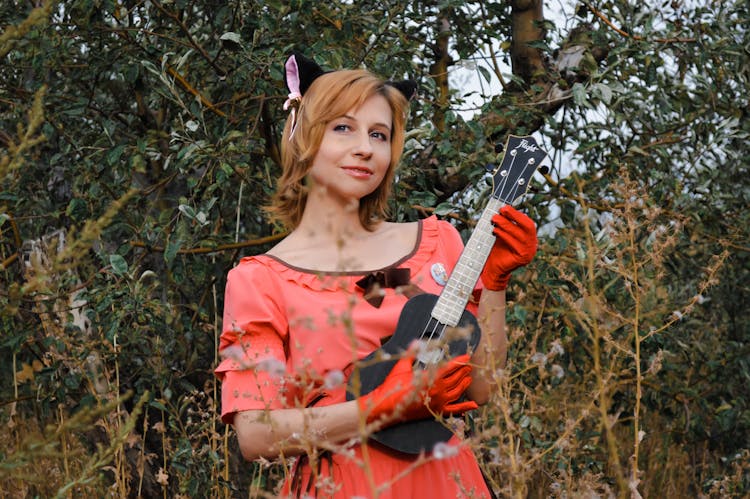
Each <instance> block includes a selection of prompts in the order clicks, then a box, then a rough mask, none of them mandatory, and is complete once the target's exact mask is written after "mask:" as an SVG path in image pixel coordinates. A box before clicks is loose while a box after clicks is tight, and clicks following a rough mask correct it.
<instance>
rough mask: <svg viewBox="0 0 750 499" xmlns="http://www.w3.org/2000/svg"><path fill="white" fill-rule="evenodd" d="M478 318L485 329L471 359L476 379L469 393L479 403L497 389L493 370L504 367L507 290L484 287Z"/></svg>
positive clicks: (482, 402)
mask: <svg viewBox="0 0 750 499" xmlns="http://www.w3.org/2000/svg"><path fill="white" fill-rule="evenodd" d="M477 315H478V317H477V320H478V322H479V327H480V329H481V331H482V339H481V340H480V341H479V345H478V346H477V348H476V350H475V351H474V354H473V355H472V357H471V363H472V365H473V366H474V370H473V371H472V377H473V381H472V383H471V385H470V386H469V388H468V390H467V391H466V395H467V396H468V397H469V398H470V399H472V400H474V401H475V402H476V403H477V404H480V405H481V404H486V403H487V402H488V401H489V398H490V395H491V393H492V391H493V390H494V384H495V383H494V374H495V371H496V370H497V369H502V368H504V367H505V360H506V357H507V354H508V335H507V333H506V326H505V290H500V291H492V290H489V289H483V290H482V295H481V297H480V298H479V311H478V314H477Z"/></svg>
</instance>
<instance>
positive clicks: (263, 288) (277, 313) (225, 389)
mask: <svg viewBox="0 0 750 499" xmlns="http://www.w3.org/2000/svg"><path fill="white" fill-rule="evenodd" d="M284 310H285V308H284V303H283V293H282V292H281V289H280V287H279V284H278V282H277V280H276V277H275V276H274V275H273V273H272V272H271V271H270V270H269V269H268V268H267V267H266V266H265V265H262V264H261V263H259V262H257V261H255V260H254V258H252V257H250V258H246V259H243V260H242V261H241V262H240V263H239V265H237V266H236V267H235V268H234V269H232V270H231V271H230V272H229V274H228V276H227V284H226V290H225V294H224V320H223V330H222V334H221V340H220V345H219V354H220V356H221V358H222V360H221V363H220V364H219V366H218V367H217V368H216V370H215V374H216V376H217V378H218V379H219V380H221V382H222V386H221V417H222V420H223V421H224V422H225V423H231V422H232V421H233V419H234V413H236V412H238V411H244V410H253V409H277V408H281V407H283V406H284V402H285V400H286V395H285V393H284V392H285V385H286V377H285V375H284V371H285V366H286V360H287V355H286V348H285V345H286V341H287V336H288V324H287V322H286V314H285V313H284Z"/></svg>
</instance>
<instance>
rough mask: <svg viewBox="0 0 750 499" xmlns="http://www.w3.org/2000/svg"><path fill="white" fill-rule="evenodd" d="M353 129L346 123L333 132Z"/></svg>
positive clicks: (339, 125) (335, 127) (337, 126)
mask: <svg viewBox="0 0 750 499" xmlns="http://www.w3.org/2000/svg"><path fill="white" fill-rule="evenodd" d="M350 129H351V127H350V126H349V125H346V124H344V123H341V124H338V125H336V126H334V127H333V130H334V131H336V132H346V131H347V130H350Z"/></svg>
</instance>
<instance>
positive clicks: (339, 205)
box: [295, 190, 370, 242]
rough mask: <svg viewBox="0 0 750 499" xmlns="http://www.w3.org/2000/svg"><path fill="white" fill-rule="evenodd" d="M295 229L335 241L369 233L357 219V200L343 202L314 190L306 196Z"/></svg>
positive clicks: (318, 237) (321, 238)
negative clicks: (302, 210)
mask: <svg viewBox="0 0 750 499" xmlns="http://www.w3.org/2000/svg"><path fill="white" fill-rule="evenodd" d="M295 231H299V232H302V233H305V234H307V235H308V236H309V235H313V236H314V237H315V238H316V239H320V240H326V239H328V240H330V241H335V242H339V241H346V240H348V239H353V238H360V237H362V236H366V235H367V234H368V233H370V231H369V230H367V229H366V228H365V227H364V226H363V225H362V222H361V221H360V219H359V202H358V201H357V200H352V201H351V202H349V203H345V202H341V201H339V200H335V199H331V197H329V196H326V195H324V194H321V193H316V192H315V191H314V190H313V191H312V192H311V193H310V195H309V196H308V199H307V203H306V204H305V210H304V212H303V214H302V219H301V220H300V223H299V225H298V226H297V228H296V229H295Z"/></svg>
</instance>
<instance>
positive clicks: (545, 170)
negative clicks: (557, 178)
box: [539, 165, 549, 175]
mask: <svg viewBox="0 0 750 499" xmlns="http://www.w3.org/2000/svg"><path fill="white" fill-rule="evenodd" d="M539 173H541V174H542V175H547V174H548V173H549V168H548V167H547V166H546V165H544V166H540V167H539Z"/></svg>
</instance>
